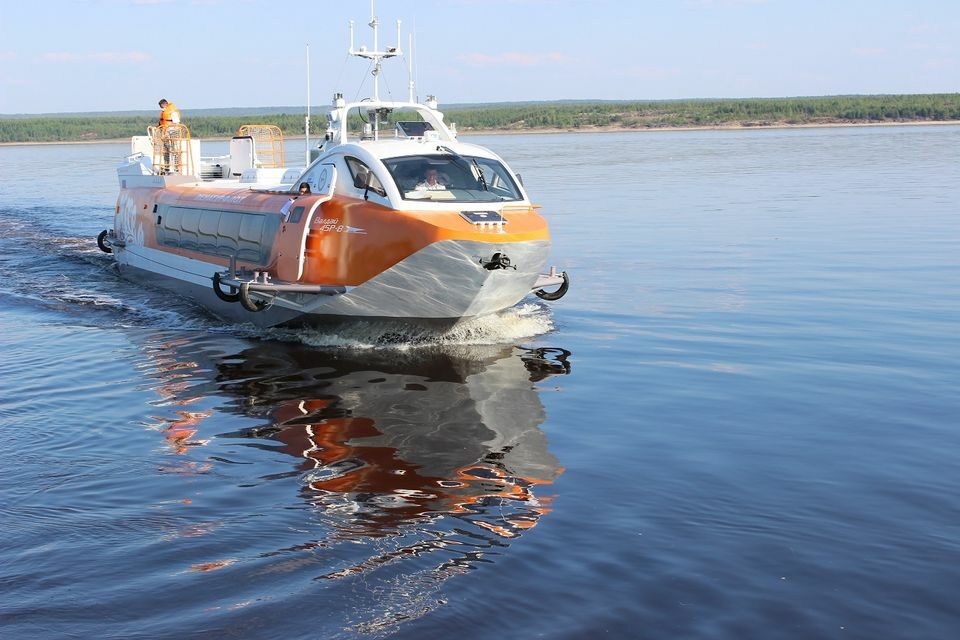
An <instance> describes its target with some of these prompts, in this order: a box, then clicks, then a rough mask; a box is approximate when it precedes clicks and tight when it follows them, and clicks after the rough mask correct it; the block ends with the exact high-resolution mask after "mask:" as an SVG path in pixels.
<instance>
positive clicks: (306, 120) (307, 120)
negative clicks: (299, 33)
mask: <svg viewBox="0 0 960 640" xmlns="http://www.w3.org/2000/svg"><path fill="white" fill-rule="evenodd" d="M303 128H304V136H303V143H304V146H305V150H304V151H305V153H306V158H307V162H306V164H305V165H304V166H310V43H309V42H308V43H307V117H306V118H304V123H303Z"/></svg>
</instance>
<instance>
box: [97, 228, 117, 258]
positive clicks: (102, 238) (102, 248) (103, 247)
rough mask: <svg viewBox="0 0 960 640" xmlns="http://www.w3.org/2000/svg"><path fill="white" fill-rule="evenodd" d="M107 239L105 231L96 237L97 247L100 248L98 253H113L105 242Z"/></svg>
mask: <svg viewBox="0 0 960 640" xmlns="http://www.w3.org/2000/svg"><path fill="white" fill-rule="evenodd" d="M106 239H107V230H106V229H104V230H103V231H101V232H100V235H98V236H97V246H98V247H100V251H103V252H104V253H113V249H111V248H110V245H108V244H107V242H106Z"/></svg>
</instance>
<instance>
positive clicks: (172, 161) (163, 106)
mask: <svg viewBox="0 0 960 640" xmlns="http://www.w3.org/2000/svg"><path fill="white" fill-rule="evenodd" d="M174 124H180V110H179V109H177V105H175V104H173V103H172V102H170V101H169V100H167V99H166V98H162V99H161V100H160V120H159V121H158V122H157V127H158V129H159V132H158V133H159V135H160V136H161V137H167V136H166V134H165V133H164V129H166V128H167V127H168V126H170V125H174ZM179 156H180V154H179V152H178V149H177V142H176V141H174V140H164V141H163V166H162V167H161V168H160V172H161V173H179V170H178V167H177V166H174V165H179V164H180V157H179Z"/></svg>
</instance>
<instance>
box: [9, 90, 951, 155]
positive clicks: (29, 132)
mask: <svg viewBox="0 0 960 640" xmlns="http://www.w3.org/2000/svg"><path fill="white" fill-rule="evenodd" d="M443 111H444V113H445V114H446V121H447V122H453V123H456V125H457V128H458V129H459V131H461V132H468V131H484V130H502V131H517V132H521V131H536V130H538V129H570V130H589V129H591V128H596V127H611V126H612V127H621V128H625V129H657V128H666V127H711V126H718V127H719V126H747V127H762V126H778V125H801V124H858V123H864V124H866V123H892V122H930V121H933V122H935V121H950V120H960V93H945V94H922V95H874V96H825V97H809V98H750V99H733V98H731V99H705V100H650V101H626V102H614V101H597V102H590V101H560V102H525V103H501V104H489V105H470V106H450V107H447V108H445V109H443ZM317 116H319V117H317ZM317 116H314V117H313V118H312V121H311V136H317V137H320V136H322V135H323V131H324V129H325V127H326V121H325V118H324V117H323V115H322V114H317ZM183 119H184V123H185V124H186V125H187V126H188V127H189V128H190V132H191V134H192V135H193V137H199V138H217V137H229V136H232V135H233V134H234V132H236V130H237V128H238V127H239V126H240V125H242V124H251V123H268V124H276V125H278V126H279V127H280V128H281V129H282V130H283V132H284V134H285V135H287V136H297V135H301V134H302V133H303V123H304V112H299V113H281V114H273V115H269V116H264V115H255V114H251V115H197V116H194V117H191V115H190V110H189V109H186V110H184V111H183ZM155 123H156V116H155V115H146V114H144V115H109V114H105V115H95V114H93V115H91V114H84V115H77V116H71V115H69V114H60V115H45V116H37V117H31V116H17V117H3V116H0V142H8V143H10V142H83V141H96V140H111V139H118V138H128V137H130V136H134V135H142V134H144V133H145V132H146V128H147V127H148V126H149V125H152V124H155Z"/></svg>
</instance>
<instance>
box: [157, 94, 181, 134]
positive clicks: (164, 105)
mask: <svg viewBox="0 0 960 640" xmlns="http://www.w3.org/2000/svg"><path fill="white" fill-rule="evenodd" d="M168 124H180V110H179V109H177V105H175V104H173V103H172V102H169V101H168V100H167V99H166V98H164V99H162V100H161V101H160V122H158V123H157V126H158V127H165V126H167V125H168Z"/></svg>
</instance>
